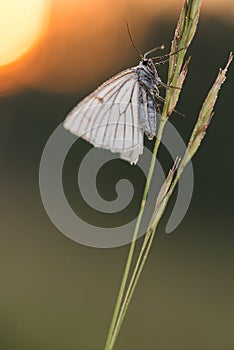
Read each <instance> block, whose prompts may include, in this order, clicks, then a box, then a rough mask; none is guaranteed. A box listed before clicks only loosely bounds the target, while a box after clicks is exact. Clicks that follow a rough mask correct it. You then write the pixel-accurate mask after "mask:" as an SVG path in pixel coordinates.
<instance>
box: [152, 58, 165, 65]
mask: <svg viewBox="0 0 234 350" xmlns="http://www.w3.org/2000/svg"><path fill="white" fill-rule="evenodd" d="M168 61H169V58H168V59H166V60H164V61H161V62H156V63H154V65H155V66H160V64H164V63H167V62H168Z"/></svg>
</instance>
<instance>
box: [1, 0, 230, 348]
mask: <svg viewBox="0 0 234 350" xmlns="http://www.w3.org/2000/svg"><path fill="white" fill-rule="evenodd" d="M181 6H182V1H174V0H173V1H172V0H164V1H163V2H161V1H157V0H144V1H139V0H119V1H118V2H114V1H110V0H86V1H84V0H51V1H49V0H21V1H18V0H9V1H5V0H1V1H0V116H1V128H0V133H1V138H0V139H1V147H0V154H1V180H2V181H1V200H0V205H1V234H0V239H1V244H0V276H1V277H0V348H1V349H3V350H15V349H17V350H20V349H24V350H29V349H30V350H31V349H34V350H45V349H50V350H55V349H56V350H64V349H66V350H71V349H72V350H73V349H85V350H91V349H102V348H103V345H104V341H105V337H106V333H107V328H108V326H109V321H110V318H111V315H112V311H113V306H114V302H115V298H116V295H117V290H118V286H119V283H120V279H121V274H122V271H123V267H124V263H125V260H126V256H127V252H128V247H127V246H125V247H120V248H115V249H94V248H89V247H86V246H82V245H79V244H77V243H74V242H73V241H71V240H69V239H68V238H66V237H65V236H64V235H62V234H61V233H60V232H59V231H58V230H57V229H56V228H55V227H54V226H53V224H52V223H51V222H50V220H49V218H48V217H47V214H46V212H45V210H44V208H43V205H42V202H41V199H40V193H39V185H38V169H39V163H40V157H41V154H42V151H43V148H44V146H45V143H46V141H47V139H48V138H49V136H50V134H51V133H52V132H53V130H54V129H55V128H56V127H57V125H59V124H60V123H61V122H62V121H63V119H64V118H65V116H66V114H67V113H68V112H69V111H70V109H71V108H72V107H73V106H74V105H75V104H76V103H77V102H78V101H79V100H80V99H81V98H82V97H84V96H85V95H86V94H87V93H89V92H91V91H92V90H93V89H94V88H95V87H96V86H97V85H98V84H100V83H101V82H103V81H104V80H105V79H107V78H109V77H111V76H112V75H113V74H115V73H117V72H118V71H120V70H123V69H125V68H127V67H129V66H132V65H135V64H136V63H137V62H138V57H137V56H136V53H135V52H134V50H133V48H132V46H131V43H130V40H129V37H128V35H127V31H126V26H125V24H124V20H125V19H127V20H128V22H129V24H130V26H131V29H132V32H133V35H134V38H135V41H136V43H137V46H138V47H139V48H140V50H141V51H142V52H144V51H147V50H149V49H151V48H152V47H154V46H156V45H160V44H162V43H164V44H165V45H166V47H167V49H168V50H169V47H170V42H171V40H172V37H173V34H174V28H175V25H176V21H177V18H178V16H179V13H180V9H181ZM233 38H234V3H233V0H223V1H218V0H205V1H204V4H203V7H202V12H201V18H200V23H199V27H198V31H197V34H196V37H195V39H194V41H193V43H192V46H191V48H190V49H189V54H190V55H191V56H192V61H191V63H190V71H189V74H188V77H187V80H186V83H185V88H184V91H183V93H182V96H181V100H180V102H179V105H178V109H179V110H180V111H182V112H184V113H186V115H187V117H186V118H181V117H178V116H176V115H175V116H173V117H172V119H171V121H172V122H173V123H174V125H175V126H176V127H177V128H178V130H179V132H180V133H181V135H182V136H183V137H184V139H185V141H186V140H187V139H188V137H189V134H190V132H191V130H192V127H193V125H194V123H195V119H196V115H197V113H198V111H199V108H200V106H201V103H202V101H203V99H204V98H205V96H206V93H207V92H208V89H209V88H210V86H211V84H212V82H213V81H214V79H215V76H216V74H217V71H218V69H219V67H223V66H224V64H225V62H226V60H227V57H228V54H229V51H230V50H233V44H234V42H233V40H234V39H233ZM233 73H234V68H233V67H231V68H230V71H229V73H228V80H227V81H226V83H225V85H224V86H223V89H222V91H221V93H220V98H219V100H218V103H217V106H216V109H215V117H214V120H213V121H212V124H211V126H210V128H209V130H208V135H207V137H206V139H205V141H204V143H203V145H202V147H201V149H200V151H199V153H198V154H197V155H196V157H195V159H194V161H193V165H194V171H195V185H194V195H193V199H192V203H191V205H190V208H189V210H188V213H187V215H186V217H185V218H184V220H183V222H182V223H181V224H180V226H179V227H178V228H177V229H176V231H175V232H174V233H173V234H171V235H166V234H165V233H164V231H165V225H166V222H167V219H168V217H169V214H170V209H169V211H168V212H167V214H166V215H165V217H164V218H163V220H162V222H161V224H160V227H159V231H158V236H157V239H156V241H155V242H154V246H153V249H152V252H151V254H150V257H149V259H148V262H147V265H146V268H145V270H144V273H143V277H142V278H141V281H140V284H139V286H138V288H137V291H136V294H135V297H134V300H133V302H132V304H131V307H130V309H129V313H128V315H127V318H126V321H125V323H124V327H123V329H122V332H121V334H120V337H119V340H118V343H117V346H116V349H145V348H147V349H161V350H172V349H173V350H177V349H178V350H185V349H186V350H187V349H191V350H197V349H200V350H209V349H212V350H215V349H223V350H231V349H233V348H234V332H233V321H234V298H233V292H234V280H233V267H234V254H233V251H234V250H233V248H234V237H233V198H234V193H233V192H234V191H233V176H234V166H233V129H234V121H233V91H234V80H233ZM160 76H161V77H162V78H164V80H165V77H166V66H163V67H161V68H160ZM78 142H80V144H79V148H78V147H76V145H75V146H74V147H73V148H72V150H71V153H70V154H69V157H68V160H67V164H66V169H65V170H64V171H65V175H64V187H65V188H66V193H67V196H68V198H69V200H70V203H71V205H72V207H73V209H74V210H76V212H77V213H78V214H79V215H80V216H81V217H82V218H84V219H85V220H87V221H88V222H91V223H95V224H98V225H100V226H110V225H111V224H112V223H113V225H118V224H121V223H122V222H125V221H126V220H127V218H128V217H129V218H132V217H134V216H135V215H136V213H137V208H138V205H139V200H140V196H141V194H142V189H143V186H144V177H143V175H142V173H141V171H140V170H139V169H138V168H137V167H130V166H129V165H128V164H126V163H125V162H124V161H120V160H117V161H114V162H113V164H112V165H110V167H106V168H105V169H104V170H103V172H102V176H100V177H99V179H98V180H99V183H98V186H99V188H100V191H101V194H102V195H103V196H104V198H105V199H107V200H112V199H113V198H114V195H115V192H114V185H115V182H116V181H117V177H118V176H119V178H121V177H127V178H129V179H130V180H132V181H133V183H134V184H135V190H136V192H135V196H134V200H133V203H132V205H131V206H130V207H129V208H128V210H127V211H124V212H123V213H122V214H121V215H119V216H118V220H116V217H115V218H113V221H112V218H110V217H109V216H108V218H107V217H106V216H105V215H103V217H101V216H100V215H97V214H96V213H95V212H94V211H92V210H91V209H90V208H88V207H87V206H86V205H85V203H84V202H83V201H82V198H81V197H80V194H79V190H78V188H77V187H76V186H77V185H76V176H77V167H78V164H79V157H81V156H82V154H83V152H86V151H87V150H89V148H90V146H89V145H88V144H87V143H86V142H84V141H78ZM147 145H148V146H149V147H151V148H152V143H149V142H147ZM160 161H161V162H162V163H163V164H164V165H165V167H167V168H168V167H169V166H170V165H171V159H170V158H169V157H168V154H167V152H166V150H164V149H162V150H161V152H160ZM113 174H114V175H115V176H113V177H112V175H113ZM113 178H114V179H113ZM151 190H153V189H152V188H151ZM172 204H173V201H172V202H171V205H172ZM110 205H111V203H110ZM139 243H140V242H138V245H139Z"/></svg>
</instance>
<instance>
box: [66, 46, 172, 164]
mask: <svg viewBox="0 0 234 350" xmlns="http://www.w3.org/2000/svg"><path fill="white" fill-rule="evenodd" d="M160 48H163V46H161V47H160ZM156 49H157V48H156ZM153 51H155V49H153V50H150V51H149V52H147V53H146V54H145V55H144V56H141V61H140V62H139V64H138V65H137V66H135V67H132V68H129V69H126V70H124V71H123V72H121V73H119V74H117V75H116V76H114V77H113V78H111V79H109V80H107V81H106V82H105V83H103V84H102V85H101V86H99V87H98V88H97V89H96V90H95V91H94V92H93V93H91V94H90V95H88V96H87V97H86V98H84V99H83V100H82V101H81V102H80V103H78V105H77V106H76V107H75V108H74V109H73V110H72V111H71V112H70V113H69V114H68V116H67V117H66V119H65V122H64V127H65V129H67V130H69V131H70V132H71V133H72V134H74V135H77V136H79V137H82V138H83V139H85V140H87V141H88V142H90V143H91V144H93V145H94V146H95V147H100V148H105V149H108V150H110V151H112V152H118V153H120V158H122V159H124V160H127V161H128V162H130V163H131V164H136V162H137V161H138V159H139V156H140V154H142V153H143V146H144V133H145V134H146V136H147V137H148V138H149V139H150V140H151V139H153V137H154V136H155V135H156V122H157V110H158V106H159V105H158V104H157V102H156V101H157V99H160V100H163V98H162V97H161V96H160V95H159V90H158V88H159V87H160V86H163V87H167V86H166V84H164V83H163V82H162V81H161V79H160V78H159V76H158V73H157V70H156V67H155V66H156V65H157V64H160V63H164V62H165V61H162V62H158V63H154V62H153V59H154V58H147V55H148V54H149V53H151V52H153ZM166 56H168V55H165V56H161V58H164V57H166ZM157 58H158V57H157Z"/></svg>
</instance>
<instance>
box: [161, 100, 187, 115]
mask: <svg viewBox="0 0 234 350" xmlns="http://www.w3.org/2000/svg"><path fill="white" fill-rule="evenodd" d="M156 97H157V99H158V100H160V101H163V102H165V98H163V97H162V96H160V95H157V96H156ZM173 112H175V113H176V114H178V115H180V116H181V117H185V114H183V113H181V112H179V111H177V110H176V109H173Z"/></svg>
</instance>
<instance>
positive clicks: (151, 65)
mask: <svg viewBox="0 0 234 350" xmlns="http://www.w3.org/2000/svg"><path fill="white" fill-rule="evenodd" d="M141 64H142V65H143V66H145V67H148V68H149V69H150V70H152V71H153V70H154V69H155V68H154V63H153V60H152V59H151V58H146V57H143V58H142V61H141Z"/></svg>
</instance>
